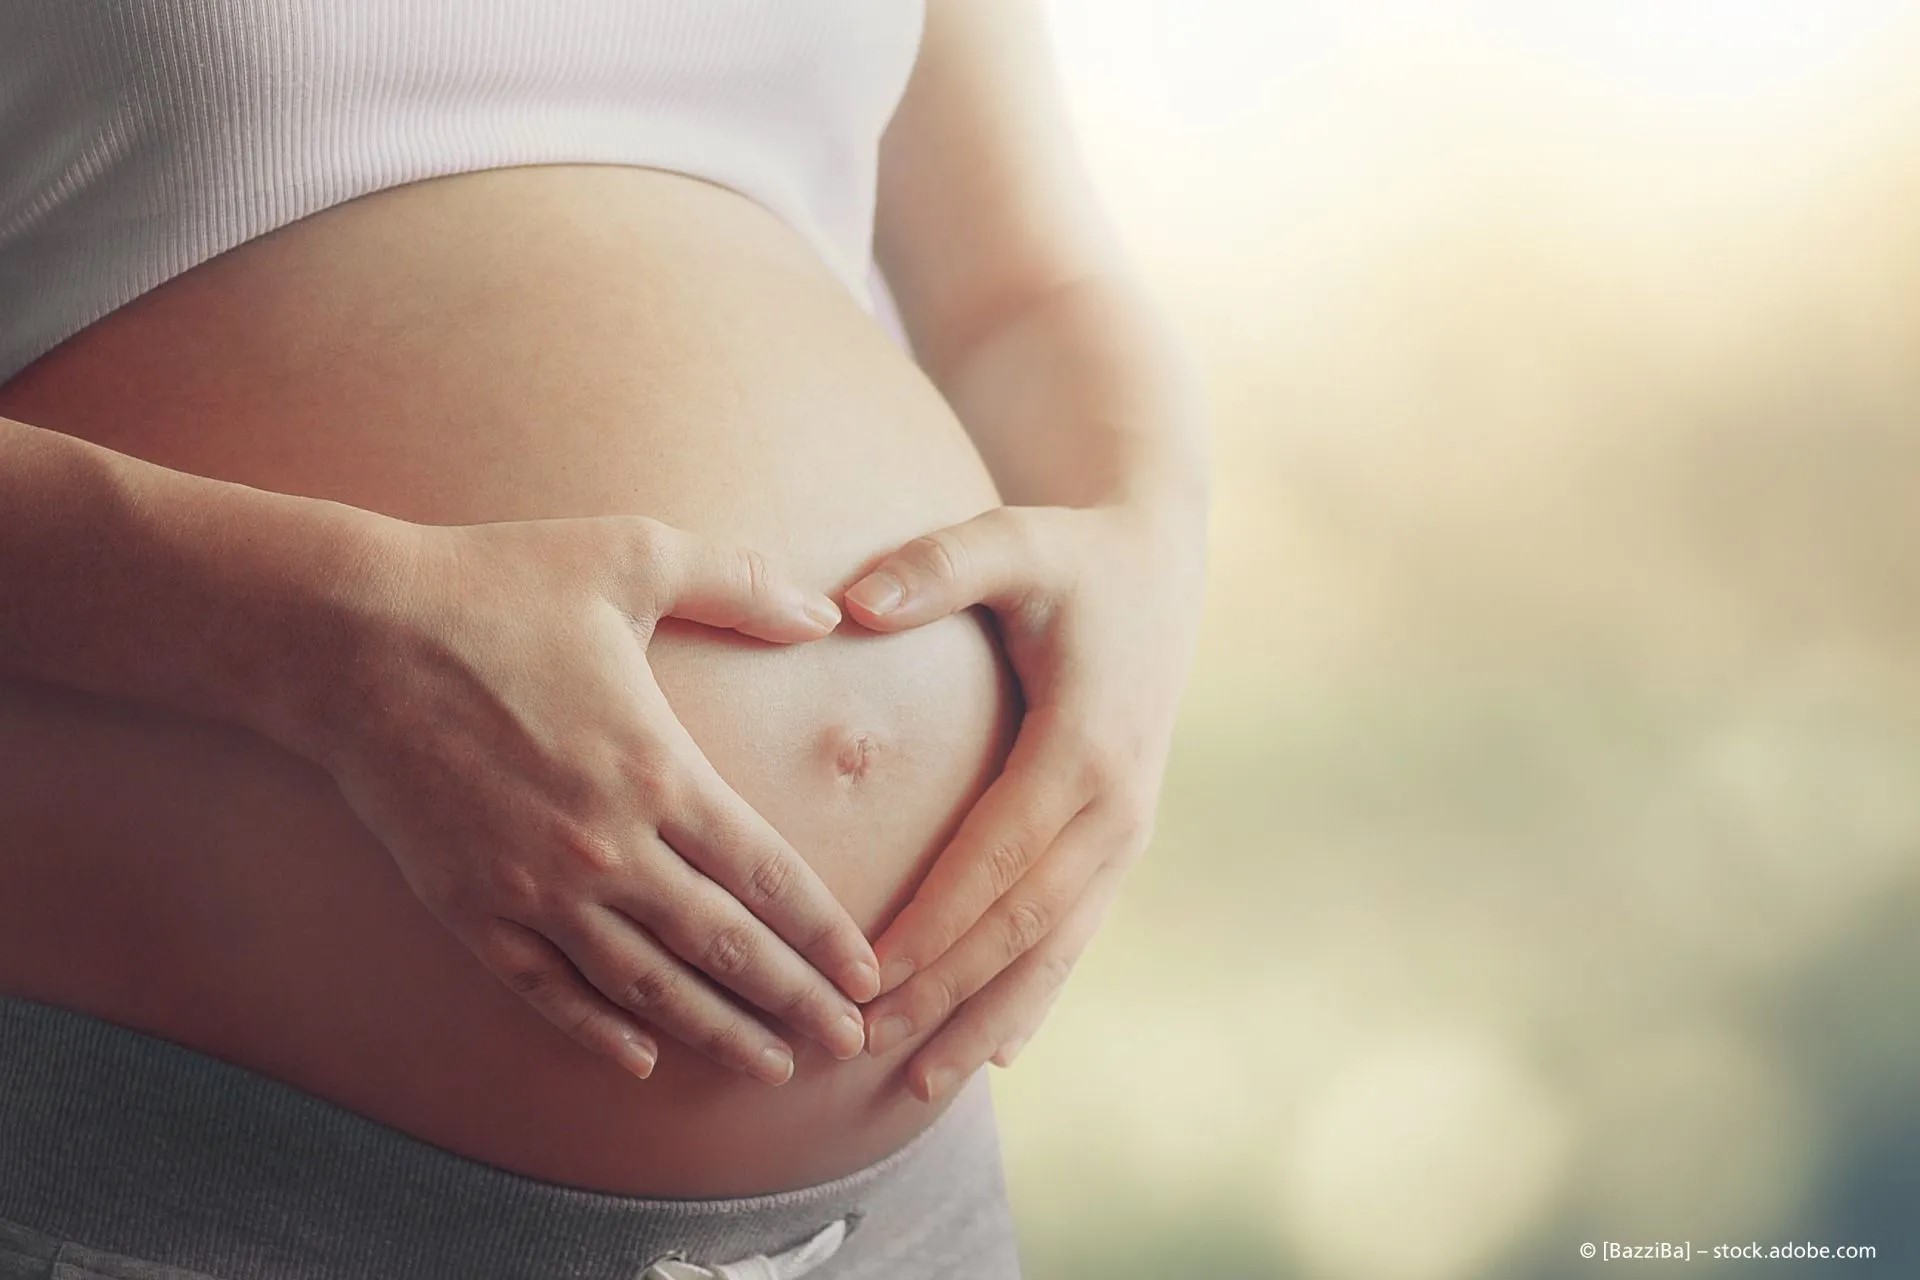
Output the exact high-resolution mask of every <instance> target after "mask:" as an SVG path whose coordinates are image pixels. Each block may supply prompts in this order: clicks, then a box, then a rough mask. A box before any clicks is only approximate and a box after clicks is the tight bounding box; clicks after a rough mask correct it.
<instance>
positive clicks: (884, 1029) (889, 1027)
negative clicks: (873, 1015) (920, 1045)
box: [867, 1013, 913, 1054]
mask: <svg viewBox="0 0 1920 1280" xmlns="http://www.w3.org/2000/svg"><path fill="white" fill-rule="evenodd" d="M912 1030H913V1028H912V1027H911V1026H909V1025H908V1024H907V1020H906V1019H905V1018H903V1017H901V1016H900V1015H899V1014H897V1013H890V1014H888V1015H887V1016H886V1017H884V1018H882V1019H880V1021H878V1022H876V1023H874V1024H873V1025H872V1026H871V1027H869V1028H867V1052H868V1053H871V1054H881V1053H885V1052H886V1051H887V1050H888V1049H891V1048H892V1047H893V1046H894V1045H896V1044H899V1043H900V1042H901V1041H902V1040H905V1039H906V1038H907V1034H908V1033H909V1032H910V1031H912Z"/></svg>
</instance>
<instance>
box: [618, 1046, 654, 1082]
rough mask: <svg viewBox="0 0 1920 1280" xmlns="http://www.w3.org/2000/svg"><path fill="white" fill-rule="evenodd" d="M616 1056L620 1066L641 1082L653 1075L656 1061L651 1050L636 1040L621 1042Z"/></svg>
mask: <svg viewBox="0 0 1920 1280" xmlns="http://www.w3.org/2000/svg"><path fill="white" fill-rule="evenodd" d="M617 1056H618V1058H619V1060H620V1065H621V1066H623V1067H625V1068H626V1069H627V1070H629V1071H631V1072H633V1074H634V1075H636V1076H639V1077H640V1078H641V1079H642V1080H645V1079H646V1078H647V1077H648V1076H650V1075H652V1074H653V1064H654V1063H655V1062H656V1061H657V1060H658V1059H656V1058H655V1057H654V1054H653V1050H651V1049H649V1048H647V1046H645V1045H643V1044H641V1043H640V1042H639V1041H638V1040H622V1041H621V1042H620V1050H619V1053H618V1055H617Z"/></svg>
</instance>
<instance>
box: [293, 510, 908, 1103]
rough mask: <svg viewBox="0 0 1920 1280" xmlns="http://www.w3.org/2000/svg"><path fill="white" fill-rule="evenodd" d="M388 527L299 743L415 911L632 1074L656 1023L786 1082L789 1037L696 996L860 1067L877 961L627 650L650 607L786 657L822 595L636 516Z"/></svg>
mask: <svg viewBox="0 0 1920 1280" xmlns="http://www.w3.org/2000/svg"><path fill="white" fill-rule="evenodd" d="M394 523H395V524H396V525H398V526H399V527H400V529H401V530H402V531H403V532H404V536H403V537H402V539H401V540H402V543H403V547H404V555H403V564H402V565H401V566H399V567H398V568H397V569H396V576H395V577H394V578H392V579H390V581H392V582H394V583H395V584H396V591H395V594H394V596H393V597H392V603H391V606H390V607H385V608H382V609H380V610H377V611H376V612H375V616H373V617H372V618H370V619H368V620H367V621H366V624H365V625H366V627H367V628H369V630H367V631H365V632H362V633H359V634H357V635H356V637H355V643H354V646H353V647H354V650H355V652H354V655H353V658H352V661H351V663H350V664H349V665H350V669H351V672H352V674H351V675H350V677H349V678H348V679H347V680H346V681H345V683H344V685H343V686H342V687H341V689H340V691H339V692H338V694H337V695H336V696H334V697H333V698H332V699H331V700H330V701H329V703H328V707H329V710H328V713H327V716H326V719H327V721H328V723H327V725H326V728H325V732H324V733H323V734H321V735H319V737H320V739H321V740H323V741H324V747H323V748H321V749H319V750H317V751H315V752H314V754H315V757H316V759H318V761H319V763H320V764H322V765H323V766H324V767H325V768H326V769H327V770H328V771H329V772H330V773H331V774H332V775H333V777H334V779H335V781H336V782H337V783H338V784H339V787H340V790H341V793H342V794H343V795H344V796H345V797H346V800H347V802H348V803H349V804H350V805H351V806H352V807H353V809H354V811H355V812H356V813H357V814H358V815H359V816H360V819H361V820H362V821H363V822H364V823H365V824H366V825H367V827H368V828H369V829H370V830H371V831H372V832H373V833H374V834H375V835H376V836H378V837H379V838H380V840H381V841H382V842H383V843H384V844H385V846H386V848H387V849H388V851H389V852H390V853H391V854H392V856H393V859H394V861H395V863H397V864H398V866H399V870H400V873H401V875H402V876H403V877H405V879H406V882H407V884H408V885H409V886H410V887H411V888H412V889H413V892H414V893H415V894H416V895H418V896H419V898H420V900H421V901H422V902H423V903H424V904H425V905H426V908H427V910H428V911H429V912H431V913H432V914H433V916H434V918H435V919H437V920H439V921H440V923H441V924H443V925H444V926H446V928H448V929H450V930H451V931H452V932H453V933H454V934H455V936H457V937H458V938H459V939H460V940H461V941H462V942H463V943H465V944H466V946H467V947H468V948H469V949H471V950H472V952H473V953H474V955H476V956H477V957H478V958H479V959H480V961H481V962H482V963H483V964H484V965H486V967H487V968H488V969H489V970H490V971H491V972H492V973H493V974H494V975H495V976H496V977H497V978H499V979H500V981H502V982H503V983H505V984H506V985H507V986H508V987H509V988H511V989H512V990H514V991H515V992H517V993H519V994H520V995H521V996H523V997H524V998H525V999H526V1000H528V1001H529V1002H530V1003H531V1004H532V1005H533V1006H534V1007H535V1008H536V1009H538V1010H539V1011H540V1013H541V1014H543V1015H544V1016H545V1017H546V1018H547V1019H548V1020H549V1021H551V1022H552V1023H553V1024H554V1025H555V1026H557V1027H559V1028H560V1029H561V1030H562V1031H564V1032H566V1033H567V1034H568V1035H569V1036H571V1037H572V1038H573V1039H575V1040H576V1041H578V1042H579V1043H581V1044H582V1045H584V1046H586V1047H587V1048H589V1049H591V1050H593V1051H595V1052H598V1053H603V1054H607V1055H609V1056H611V1057H613V1058H615V1059H616V1060H617V1061H619V1062H620V1063H621V1064H622V1065H623V1066H625V1067H626V1068H627V1069H628V1070H630V1071H632V1072H634V1074H636V1075H639V1076H642V1077H644V1076H646V1075H647V1074H649V1073H650V1072H651V1071H652V1069H653V1064H654V1061H655V1060H656V1059H657V1058H658V1056H659V1051H660V1045H659V1041H658V1039H657V1037H656V1034H655V1033H656V1032H657V1033H663V1034H665V1035H667V1036H671V1037H673V1038H674V1039H677V1040H680V1041H683V1042H685V1043H686V1044H688V1045H690V1046H692V1047H693V1048H695V1049H697V1050H699V1051H700V1052H701V1053H703V1054H705V1055H706V1056H708V1057H710V1058H712V1059H713V1060H714V1061H716V1062H719V1063H722V1064H724V1065H726V1066H730V1067H735V1068H738V1069H741V1070H744V1071H747V1072H749V1073H751V1074H753V1075H756V1076H758V1077H760V1078H761V1079H765V1080H767V1081H768V1082H769V1083H773V1084H779V1083H782V1082H784V1081H785V1080H786V1079H787V1078H788V1077H789V1076H790V1075H791V1074H792V1070H793V1060H792V1055H791V1049H790V1047H789V1046H787V1045H786V1044H785V1043H784V1042H783V1041H782V1039H781V1038H780V1037H779V1036H777V1035H775V1034H774V1033H773V1032H772V1031H770V1030H769V1029H768V1028H767V1027H766V1026H765V1025H763V1024H762V1023H761V1022H760V1021H758V1020H757V1019H755V1018H753V1017H751V1016H749V1015H748V1014H746V1013H745V1012H743V1011H742V1010H741V1009H740V1008H739V1007H737V1006H736V1005H735V1004H733V1003H732V1002H731V1001H730V1000H729V999H727V998H726V997H725V996H724V995H722V994H721V993H720V991H718V990H717V989H716V987H715V986H714V985H713V984H718V986H719V987H724V988H727V989H729V990H731V991H732V992H734V993H735V994H737V995H738V996H740V997H741V998H742V999H743V1000H745V1001H746V1002H747V1003H748V1004H750V1005H753V1006H756V1007H757V1008H758V1009H762V1010H766V1011H769V1012H771V1013H774V1014H776V1015H778V1016H779V1017H780V1018H781V1019H782V1020H783V1021H785V1022H786V1023H787V1024H788V1025H789V1026H790V1027H792V1028H794V1029H795V1030H798V1031H801V1032H804V1033H807V1034H810V1035H812V1036H814V1037H815V1038H817V1039H819V1040H820V1041H821V1042H822V1043H823V1044H825V1045H826V1046H827V1047H828V1049H829V1050H830V1051H832V1052H833V1053H834V1056H835V1057H838V1058H843V1059H844V1058H851V1057H853V1056H855V1055H856V1054H858V1053H859V1052H860V1051H861V1047H862V1043H863V1040H864V1031H863V1022H862V1019H861V1017H860V1013H859V1010H858V1009H857V1008H856V1006H855V1005H854V1004H853V1003H852V1002H851V1001H850V1000H849V999H848V998H847V996H849V995H850V996H852V997H854V998H855V999H860V1000H865V999H869V998H871V997H872V996H873V994H874V993H875V991H877V989H878V987H879V972H878V970H877V968H875V967H874V957H873V950H872V948H871V947H870V946H869V945H868V943H867V939H866V938H865V936H864V935H863V934H862V933H861V931H860V928H859V926H858V925H856V924H855V923H854V921H853V919H852V918H851V917H850V916H849V915H848V914H847V912H846V910H845V909H844V908H843V907H842V906H841V905H840V903H839V902H838V901H837V900H836V899H835V898H834V897H833V895H832V894H831V893H830V892H829V891H828V889H827V887H826V886H825V885H824V884H823V883H822V882H821V880H820V878H819V877H818V876H817V875H816V874H815V873H814V871H813V869H812V868H811V867H810V866H808V865H807V863H806V862H805V861H803V860H802V859H801V858H800V856H799V855H798V854H797V853H795V852H794V850H793V849H792V848H791V847H790V846H789V845H788V844H787V843H786V841H785V840H783V839H782V838H781V837H780V836H779V835H778V834H777V833H776V832H775V831H774V830H773V828H772V827H771V826H770V825H768V823H767V822H766V821H765V820H764V819H762V818H761V817H760V815H759V814H758V813H756V812H755V811H754V810H753V809H752V807H750V806H749V805H748V804H747V803H746V802H745V801H744V800H742V799H741V798H740V797H739V796H738V795H736V794H735V793H734V791H733V790H732V788H730V787H729V786H728V785H727V784H726V783H724V782H723V781H721V779H720V777H719V775H718V774H717V773H715V771H714V769H713V766H712V765H711V764H710V763H708V761H707V759H706V758H705V756H704V755H703V754H702V753H701V752H700V750H699V748H698V747H697V746H695V744H694V743H693V741H692V739H691V737H689V735H688V734H687V732H686V730H685V729H684V728H683V727H682V726H681V724H680V722H679V720H678V719H677V718H676V717H675V716H674V714H673V712H672V710H671V709H670V708H669V707H668V705H667V701H666V699H665V697H664V696H663V695H662V693H661V691H660V688H659V686H658V685H657V684H656V683H655V681H654V678H653V674H652V672H651V670H650V669H649V667H648V665H647V662H646V647H647V644H648V641H649V640H650V639H651V637H652V634H653V630H654V626H655V624H656V623H657V622H658V620H659V619H661V618H664V617H677V618H685V619H688V620H691V621H694V622H698V623H704V624H706V625H708V626H714V627H724V628H729V629H731V630H734V631H739V632H743V633H745V634H747V635H750V636H756V637H759V638H760V639H763V640H770V641H774V642H777V643H790V642H796V641H805V640H813V639H818V638H819V637H821V636H824V635H826V634H828V633H829V632H831V631H832V630H833V628H834V627H835V626H836V625H837V624H838V622H839V611H838V610H837V609H836V608H835V606H834V605H833V603H832V601H831V600H829V599H827V598H826V597H825V596H823V595H819V594H816V593H812V592H807V591H803V590H801V589H800V588H798V587H797V586H794V585H792V584H791V583H788V582H786V581H784V580H782V579H780V578H779V577H777V576H776V575H775V574H774V573H773V572H772V571H771V570H770V569H769V568H768V566H767V564H766V562H765V561H764V560H763V559H762V558H761V557H760V556H759V555H758V554H757V553H755V552H753V551H750V550H748V549H746V548H743V547H738V546H733V545H728V544H723V543H715V542H713V541H710V540H708V539H704V538H700V537H697V536H695V535H693V534H690V533H687V532H684V531H681V530H678V529H675V528H673V527H671V526H668V525H666V524H663V523H661V522H660V521H657V520H653V519H650V518H648V517H644V516H598V517H581V518H560V519H546V520H526V521H507V522H497V523H489V524H472V525H448V526H441V525H408V524H404V523H402V522H397V521H396V522H394ZM363 642H364V643H363ZM829 974H830V975H833V978H834V981H831V982H830V981H829V980H828V978H827V977H826V976H825V975H829ZM702 975H704V976H702ZM709 979H711V980H712V981H711V983H710V982H709V981H708V980H709ZM836 982H837V984H838V986H839V988H840V989H841V990H836V989H835V983H836ZM842 991H844V992H845V993H846V994H844V995H843V994H842Z"/></svg>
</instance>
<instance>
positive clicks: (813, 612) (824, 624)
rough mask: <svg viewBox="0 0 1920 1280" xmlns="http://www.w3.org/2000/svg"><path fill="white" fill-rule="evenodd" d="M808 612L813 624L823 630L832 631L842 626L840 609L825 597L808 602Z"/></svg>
mask: <svg viewBox="0 0 1920 1280" xmlns="http://www.w3.org/2000/svg"><path fill="white" fill-rule="evenodd" d="M806 612H807V617H808V618H809V619H811V620H812V622H813V624H814V625H815V626H817V627H820V628H822V629H823V630H826V631H831V630H833V629H834V628H835V627H837V626H839V625H840V607H839V606H838V605H836V604H834V602H833V601H831V600H829V599H827V598H826V597H825V596H818V597H815V598H814V599H812V600H809V601H807V607H806Z"/></svg>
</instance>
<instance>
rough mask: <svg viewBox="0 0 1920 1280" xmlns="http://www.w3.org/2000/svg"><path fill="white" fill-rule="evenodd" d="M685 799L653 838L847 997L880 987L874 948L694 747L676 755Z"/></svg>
mask: <svg viewBox="0 0 1920 1280" xmlns="http://www.w3.org/2000/svg"><path fill="white" fill-rule="evenodd" d="M683 758H684V759H685V760H686V761H687V764H686V769H687V772H688V773H689V774H691V775H692V777H693V780H694V792H693V796H692V800H691V803H689V804H688V805H686V806H684V807H683V808H682V810H681V811H680V812H677V813H671V814H663V815H661V817H660V820H659V822H658V823H657V826H658V829H659V831H660V836H661V838H662V839H663V840H665V841H666V842H667V844H669V845H670V846H672V848H673V849H674V850H675V851H676V852H677V853H679V854H680V856H681V857H683V858H685V859H686V860H687V861H688V862H689V863H691V864H693V866H694V867H696V868H697V869H699V870H700V871H701V872H702V873H703V874H705V875H706V877H707V878H708V879H710V880H713V881H714V882H716V883H717V884H719V885H720V886H721V887H722V888H724V889H726V890H727V892H729V893H731V894H732V895H733V896H734V897H736V898H738V899H739V900H740V902H741V903H742V904H743V905H745V907H746V908H747V910H748V911H751V912H752V913H753V914H754V915H755V916H757V917H758V918H759V919H760V920H761V921H763V922H764V923H765V924H766V925H767V927H768V928H770V929H772V930H773V932H774V933H775V934H777V935H779V937H780V938H781V939H782V940H784V941H785V942H786V943H787V944H788V945H789V946H791V947H792V948H793V949H794V950H795V951H797V952H799V953H800V954H801V955H802V956H804V957H805V958H806V959H807V960H808V961H809V962H811V963H812V965H813V966H814V967H815V968H816V969H818V970H819V971H820V972H821V973H823V974H826V975H827V976H828V977H829V978H831V979H832V980H833V982H834V983H835V985H837V986H838V987H839V988H840V989H841V990H842V991H844V992H845V993H846V994H847V997H848V998H849V999H852V1000H856V1001H859V1000H870V999H872V998H873V997H874V996H875V995H877V994H878V993H879V989H880V965H879V962H878V960H877V959H876V958H875V957H874V954H873V947H872V946H871V945H869V944H868V942H867V936H866V934H864V933H863V932H861V930H860V926H859V925H858V924H857V923H855V922H854V919H853V917H852V916H851V915H849V914H847V909H846V907H845V906H843V905H841V902H840V900H839V899H838V898H836V897H834V896H833V891H832V890H830V889H828V888H827V886H826V882H825V881H823V880H821V879H820V876H819V873H817V872H816V871H814V869H813V868H812V867H811V866H810V865H808V863H807V860H806V859H805V858H802V857H801V856H800V855H799V853H798V852H796V851H795V850H794V848H793V846H792V845H790V844H788V843H787V841H786V839H785V838H784V837H783V836H781V834H780V833H779V832H778V831H775V830H774V829H773V825H772V824H771V823H769V822H768V821H767V820H766V819H765V818H763V817H761V816H760V814H759V812H758V811H757V810H755V809H754V807H753V806H752V805H750V804H748V803H747V802H746V801H745V800H743V799H741V798H740V796H739V794H738V793H737V792H735V791H734V790H733V788H732V787H729V786H728V785H727V784H726V782H725V781H724V780H723V779H722V778H721V777H720V775H719V774H718V773H717V772H715V771H714V768H713V765H712V764H711V763H710V762H708V760H707V758H706V756H704V755H702V754H701V753H700V751H699V749H698V748H694V749H693V750H692V753H691V755H690V756H687V757H683Z"/></svg>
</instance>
